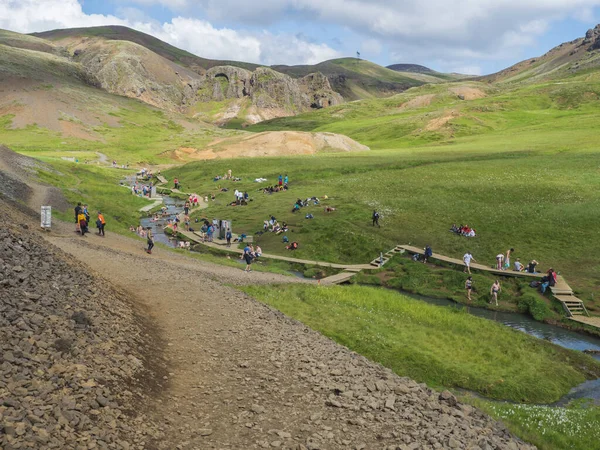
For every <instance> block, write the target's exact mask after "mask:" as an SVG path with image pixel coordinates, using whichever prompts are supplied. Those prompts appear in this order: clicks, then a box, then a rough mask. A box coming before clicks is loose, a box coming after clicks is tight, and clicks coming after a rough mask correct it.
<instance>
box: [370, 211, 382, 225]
mask: <svg viewBox="0 0 600 450" xmlns="http://www.w3.org/2000/svg"><path fill="white" fill-rule="evenodd" d="M372 219H373V226H375V225H377V226H378V227H379V228H381V226H380V225H379V213H378V212H377V211H376V210H373V217H372Z"/></svg>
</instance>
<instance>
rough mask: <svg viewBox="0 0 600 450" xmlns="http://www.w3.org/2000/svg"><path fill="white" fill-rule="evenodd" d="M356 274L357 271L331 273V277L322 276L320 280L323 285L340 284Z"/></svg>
mask: <svg viewBox="0 0 600 450" xmlns="http://www.w3.org/2000/svg"><path fill="white" fill-rule="evenodd" d="M356 274H357V272H340V273H338V274H336V275H331V276H330V277H325V278H322V279H321V280H319V281H320V284H322V285H331V284H340V283H344V282H345V281H348V280H350V279H351V278H352V277H353V276H354V275H356Z"/></svg>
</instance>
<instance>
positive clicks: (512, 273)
mask: <svg viewBox="0 0 600 450" xmlns="http://www.w3.org/2000/svg"><path fill="white" fill-rule="evenodd" d="M396 248H400V249H403V250H406V251H407V252H408V253H413V254H414V253H416V254H419V255H424V254H425V250H424V249H422V248H419V247H413V246H411V245H399V246H398V247H396ZM430 259H436V260H438V261H443V262H445V263H449V264H454V265H457V266H461V267H465V263H464V262H463V260H462V259H458V258H450V257H449V256H444V255H440V254H439V253H433V254H432V256H431V258H430ZM471 269H475V270H482V271H485V272H489V273H493V274H495V275H502V276H509V277H524V278H541V277H542V276H543V275H544V274H543V273H528V272H517V271H515V270H498V269H494V268H493V267H489V266H486V265H484V264H479V263H471Z"/></svg>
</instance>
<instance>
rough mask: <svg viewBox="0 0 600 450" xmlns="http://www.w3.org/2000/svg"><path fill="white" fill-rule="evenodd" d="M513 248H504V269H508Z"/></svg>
mask: <svg viewBox="0 0 600 450" xmlns="http://www.w3.org/2000/svg"><path fill="white" fill-rule="evenodd" d="M514 251H515V249H514V248H509V249H508V250H506V258H505V259H504V269H505V270H506V269H510V255H511V253H512V252H514Z"/></svg>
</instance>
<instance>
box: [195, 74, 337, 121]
mask: <svg viewBox="0 0 600 450" xmlns="http://www.w3.org/2000/svg"><path fill="white" fill-rule="evenodd" d="M185 98H186V100H185V102H186V103H187V104H189V105H193V104H195V103H196V102H211V101H223V100H232V99H247V100H249V102H250V104H251V106H252V107H255V108H258V110H271V111H275V110H277V111H279V113H277V114H275V116H281V115H291V114H297V113H301V112H305V111H308V110H310V109H318V108H325V107H327V106H332V105H338V104H340V103H342V102H343V98H342V96H341V95H339V94H338V93H336V92H334V91H333V89H332V88H331V85H330V84H329V80H328V79H327V77H325V76H324V75H323V74H321V73H313V74H309V75H307V76H305V77H304V78H300V79H294V78H291V77H290V76H288V75H284V74H282V73H280V72H276V71H274V70H272V69H269V68H267V67H259V68H258V69H256V70H255V71H254V72H251V71H249V70H245V69H241V68H239V67H233V66H219V67H213V68H211V69H209V70H208V71H207V72H206V74H205V75H204V76H203V77H202V78H201V79H199V80H197V81H195V82H192V83H190V84H189V85H188V86H187V87H186V91H185ZM263 112H264V111H263ZM269 115H270V116H273V114H269Z"/></svg>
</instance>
